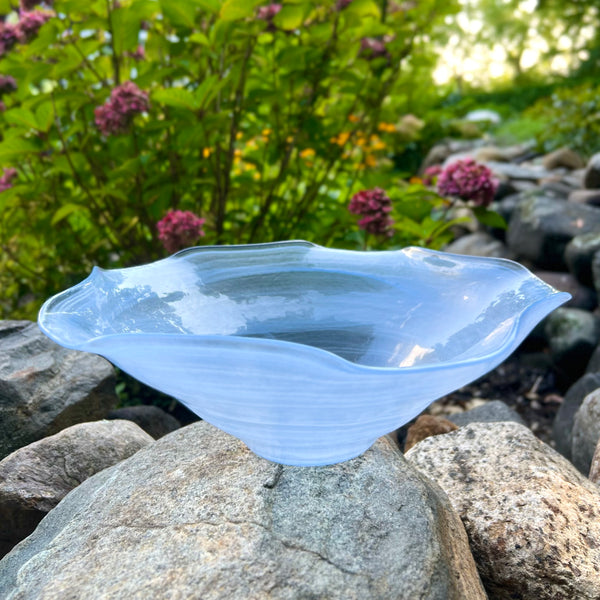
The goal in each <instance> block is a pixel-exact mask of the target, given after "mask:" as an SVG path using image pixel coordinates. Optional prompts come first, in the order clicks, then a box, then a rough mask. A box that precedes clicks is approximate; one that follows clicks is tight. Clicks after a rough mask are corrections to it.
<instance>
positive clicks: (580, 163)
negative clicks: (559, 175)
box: [542, 147, 585, 171]
mask: <svg viewBox="0 0 600 600" xmlns="http://www.w3.org/2000/svg"><path fill="white" fill-rule="evenodd" d="M542 164H543V165H544V168H545V169H548V170H549V171H552V170H553V169H560V168H561V167H564V168H565V169H570V170H575V169H582V168H583V167H585V162H584V160H583V158H581V156H580V155H579V154H577V152H575V151H574V150H571V148H565V147H563V148H558V150H554V152H550V153H548V154H546V155H545V156H544V158H543V159H542Z"/></svg>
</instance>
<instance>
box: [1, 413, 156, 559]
mask: <svg viewBox="0 0 600 600" xmlns="http://www.w3.org/2000/svg"><path fill="white" fill-rule="evenodd" d="M153 441H154V440H153V439H152V438H151V437H150V436H149V435H148V434H147V433H145V432H144V431H142V430H141V429H140V428H139V427H138V426H137V425H135V424H134V423H131V422H130V421H111V422H109V421H95V422H93V423H80V424H78V425H73V426H72V427H67V429H63V430H62V431H61V432H60V433H57V434H56V435H52V436H49V437H47V438H44V439H42V440H40V441H38V442H33V443H32V444H29V446H25V447H24V448H19V449H18V450H15V451H14V452H13V453H12V454H9V455H8V456H7V457H6V458H5V459H4V460H2V461H0V556H4V554H6V553H7V552H9V551H10V549H11V548H12V547H13V546H14V545H15V544H17V543H19V542H20V541H21V540H22V539H24V538H26V537H27V536H28V535H29V534H30V533H32V532H33V530H34V529H35V528H36V527H37V525H38V523H39V522H40V521H41V520H42V518H43V517H44V516H45V515H46V514H47V513H48V512H50V511H51V510H52V509H53V508H54V507H55V506H56V505H57V504H58V503H59V502H60V501H61V500H62V499H63V498H64V497H65V496H66V495H67V494H68V493H69V492H70V491H71V490H72V489H73V488H74V487H76V486H78V485H79V484H80V483H81V482H82V481H85V480H86V479H87V478H88V477H91V476H92V475H93V474H94V473H97V472H98V471H102V470H103V469H106V468H107V467H111V466H112V465H114V464H116V463H118V462H119V461H121V460H123V459H125V458H128V457H129V456H131V455H132V454H135V453H136V452H137V451H138V450H139V449H140V448H143V447H144V446H147V445H148V444H149V443H151V442H153Z"/></svg>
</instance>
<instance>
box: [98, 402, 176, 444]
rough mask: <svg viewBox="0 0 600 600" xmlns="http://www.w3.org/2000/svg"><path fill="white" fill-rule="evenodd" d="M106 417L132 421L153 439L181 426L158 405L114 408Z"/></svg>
mask: <svg viewBox="0 0 600 600" xmlns="http://www.w3.org/2000/svg"><path fill="white" fill-rule="evenodd" d="M106 418H107V419H126V420H127V421H133V422H134V423H135V424H136V425H139V426H140V427H141V428H142V429H143V430H144V431H145V432H146V433H149V434H150V435H151V436H152V437H153V438H154V439H155V440H157V439H158V438H161V437H163V435H167V433H171V432H172V431H175V430H176V429H179V428H180V427H181V423H180V422H179V421H178V420H177V419H176V418H175V417H174V416H172V415H170V414H169V413H167V412H165V411H164V410H163V409H162V408H159V407H158V406H152V405H148V404H138V405H136V406H124V407H123V408H116V409H115V410H111V411H110V412H109V413H108V414H107V415H106Z"/></svg>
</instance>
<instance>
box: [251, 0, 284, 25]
mask: <svg viewBox="0 0 600 600" xmlns="http://www.w3.org/2000/svg"><path fill="white" fill-rule="evenodd" d="M280 10H281V4H279V3H276V2H274V3H272V4H267V5H266V6H261V7H260V8H259V9H258V12H257V13H256V17H257V18H258V19H260V20H261V21H266V23H267V30H268V31H275V30H276V29H277V27H275V23H273V19H274V18H275V15H276V14H277V13H278V12H279V11H280Z"/></svg>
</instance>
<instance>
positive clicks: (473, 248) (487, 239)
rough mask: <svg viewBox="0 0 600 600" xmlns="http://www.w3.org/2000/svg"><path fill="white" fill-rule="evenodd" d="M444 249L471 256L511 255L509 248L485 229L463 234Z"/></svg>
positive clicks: (504, 256) (500, 256) (498, 256)
mask: <svg viewBox="0 0 600 600" xmlns="http://www.w3.org/2000/svg"><path fill="white" fill-rule="evenodd" d="M444 250H445V251H446V252H452V253H454V254H467V255H469V256H492V257H496V258H508V255H509V252H508V249H507V248H506V246H505V245H504V244H503V243H502V242H501V241H500V240H497V239H495V238H493V237H492V236H491V235H490V234H489V233H485V232H483V231H477V232H475V233H468V234H466V235H463V236H461V237H459V238H457V239H456V240H454V241H453V242H451V243H450V244H448V245H447V246H446V247H445V248H444Z"/></svg>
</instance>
